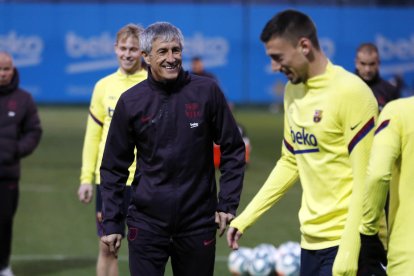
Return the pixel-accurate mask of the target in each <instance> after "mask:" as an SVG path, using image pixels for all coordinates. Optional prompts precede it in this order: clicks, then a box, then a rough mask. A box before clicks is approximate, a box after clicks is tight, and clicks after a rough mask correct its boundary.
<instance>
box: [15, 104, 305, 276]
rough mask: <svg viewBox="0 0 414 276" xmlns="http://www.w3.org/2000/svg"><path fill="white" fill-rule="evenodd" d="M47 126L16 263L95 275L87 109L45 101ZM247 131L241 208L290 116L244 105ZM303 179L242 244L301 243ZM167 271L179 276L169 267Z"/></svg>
mask: <svg viewBox="0 0 414 276" xmlns="http://www.w3.org/2000/svg"><path fill="white" fill-rule="evenodd" d="M39 112H40V116H41V120H42V125H43V129H44V134H43V139H42V141H41V144H40V146H39V148H38V149H37V150H36V152H35V153H34V154H33V155H31V156H29V157H28V158H26V159H24V161H23V170H22V179H21V183H20V203H19V208H18V210H17V214H16V217H15V223H14V231H13V235H14V239H13V252H12V258H11V264H12V268H13V271H14V272H15V274H16V275H17V276H24V275H31V276H37V275H67V276H69V275H78V276H79V275H85V276H86V275H95V262H96V256H97V252H98V238H97V236H96V234H95V232H96V230H95V221H94V208H95V207H94V204H89V205H83V204H81V203H80V202H79V201H78V199H77V188H78V185H79V172H80V165H81V151H82V146H83V136H84V132H85V123H86V118H87V112H88V107H87V106H63V107H62V106H58V107H56V106H55V107H53V106H40V107H39ZM234 114H235V117H236V120H237V121H238V122H239V123H241V124H242V125H243V126H244V127H245V128H246V130H247V134H248V136H249V138H250V140H251V145H252V153H251V163H250V164H249V166H248V168H247V170H246V175H245V183H244V188H243V193H242V199H241V203H240V207H239V212H240V211H241V210H242V209H243V208H244V207H245V206H246V204H247V203H248V202H249V201H250V199H251V198H252V197H253V196H254V194H255V193H256V192H257V191H258V189H259V188H260V186H261V185H262V184H263V183H264V181H265V180H266V178H267V176H268V175H269V173H270V171H271V170H272V168H273V167H274V165H275V163H276V161H277V159H278V158H279V156H280V149H281V142H282V125H283V115H281V114H274V113H270V112H269V111H268V110H267V109H258V108H255V109H253V108H236V110H235V112H234ZM300 196H301V188H300V185H298V183H297V184H296V185H295V186H294V187H293V188H292V189H291V190H290V191H289V192H288V193H287V195H286V196H285V197H284V198H282V200H281V201H280V202H279V203H278V204H277V205H276V206H274V207H273V208H272V209H271V210H270V211H269V212H267V213H266V214H265V215H264V216H263V217H262V218H261V219H260V220H259V221H258V222H257V223H256V224H255V225H254V226H252V227H251V228H250V229H249V230H248V231H247V232H246V233H245V235H244V236H243V238H242V240H241V241H240V243H241V245H242V246H247V247H254V246H256V245H258V244H260V243H272V244H274V245H276V246H277V245H279V244H280V243H282V242H285V241H288V240H294V241H299V238H300V234H299V222H298V218H297V212H298V209H299V205H300ZM229 253H230V249H229V248H228V247H227V245H226V241H225V237H222V238H218V240H217V253H216V256H217V257H216V267H215V275H217V276H222V275H229V272H228V269H227V256H228V255H229ZM119 260H120V275H129V272H128V271H129V270H128V255H127V243H126V242H125V241H124V242H123V244H122V248H121V253H120V256H119ZM166 275H172V273H171V269H170V267H169V265H168V266H167V270H166Z"/></svg>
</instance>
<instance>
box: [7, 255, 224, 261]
mask: <svg viewBox="0 0 414 276" xmlns="http://www.w3.org/2000/svg"><path fill="white" fill-rule="evenodd" d="M96 258H97V256H67V255H12V256H11V260H12V261H70V260H79V259H82V260H96ZM118 260H120V261H128V256H118ZM216 262H227V256H216Z"/></svg>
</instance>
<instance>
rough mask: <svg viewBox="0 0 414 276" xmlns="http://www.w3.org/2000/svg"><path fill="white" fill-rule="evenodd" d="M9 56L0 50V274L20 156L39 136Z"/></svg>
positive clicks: (6, 268) (7, 273) (5, 273)
mask: <svg viewBox="0 0 414 276" xmlns="http://www.w3.org/2000/svg"><path fill="white" fill-rule="evenodd" d="M19 85H20V80H19V73H18V71H17V69H16V68H15V66H14V62H13V58H12V56H11V55H10V54H9V53H7V52H3V51H0V275H1V276H13V272H12V270H11V268H10V255H11V249H12V234H13V221H14V215H15V213H16V210H17V206H18V203H19V180H20V171H21V159H22V158H24V157H26V156H28V155H30V154H31V153H32V152H33V151H34V150H35V149H36V147H37V146H38V144H39V142H40V138H41V136H42V127H41V125H40V119H39V114H38V111H37V107H36V104H35V102H34V101H33V98H32V96H31V95H30V94H29V93H28V92H26V91H25V90H23V89H21V88H20V87H19Z"/></svg>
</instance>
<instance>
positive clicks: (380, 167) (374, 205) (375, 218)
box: [359, 103, 401, 235]
mask: <svg viewBox="0 0 414 276" xmlns="http://www.w3.org/2000/svg"><path fill="white" fill-rule="evenodd" d="M395 106H396V105H394V103H389V104H387V105H386V106H385V107H384V109H383V110H382V112H381V115H380V118H379V120H378V124H377V128H376V130H375V138H374V143H373V146H372V150H371V157H370V160H369V166H368V172H367V186H366V189H365V192H364V197H363V213H362V221H361V226H360V228H359V230H360V232H361V233H362V234H364V235H374V234H376V233H378V229H379V224H380V219H381V215H382V212H383V210H384V206H385V202H386V198H387V192H388V189H389V185H390V181H391V175H392V171H393V166H394V164H395V161H396V160H397V158H399V156H400V153H401V138H400V137H401V134H400V129H401V126H400V120H399V119H398V110H396V109H395Z"/></svg>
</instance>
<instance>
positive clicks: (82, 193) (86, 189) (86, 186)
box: [78, 183, 93, 203]
mask: <svg viewBox="0 0 414 276" xmlns="http://www.w3.org/2000/svg"><path fill="white" fill-rule="evenodd" d="M92 197H93V185H92V184H90V183H82V184H81V185H80V186H79V189H78V198H79V200H80V202H82V203H89V202H91V200H92Z"/></svg>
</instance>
